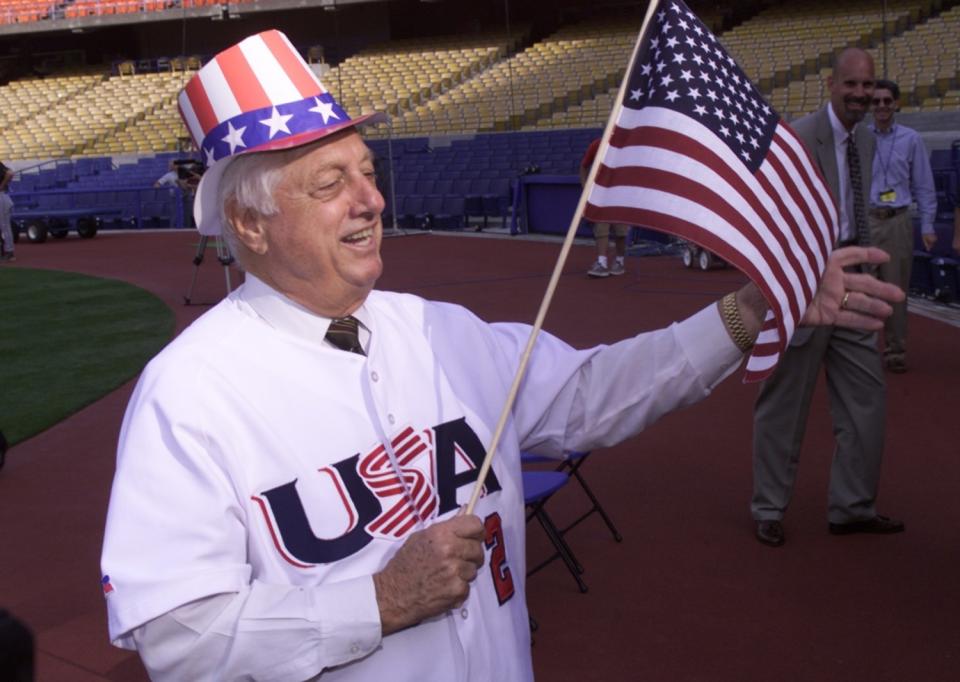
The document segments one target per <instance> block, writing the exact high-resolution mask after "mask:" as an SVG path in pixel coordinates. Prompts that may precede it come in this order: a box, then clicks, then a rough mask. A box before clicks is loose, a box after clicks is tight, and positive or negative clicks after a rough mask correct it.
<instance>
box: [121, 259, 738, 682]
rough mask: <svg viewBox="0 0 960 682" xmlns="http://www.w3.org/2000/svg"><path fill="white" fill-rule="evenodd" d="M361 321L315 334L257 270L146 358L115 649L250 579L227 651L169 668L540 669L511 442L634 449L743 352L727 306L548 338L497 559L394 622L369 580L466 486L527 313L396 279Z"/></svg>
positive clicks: (504, 502)
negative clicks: (499, 320)
mask: <svg viewBox="0 0 960 682" xmlns="http://www.w3.org/2000/svg"><path fill="white" fill-rule="evenodd" d="M358 315H359V316H360V318H361V321H362V322H363V323H364V324H365V325H366V326H367V327H368V328H369V330H370V338H369V339H368V343H367V346H368V347H367V356H366V357H364V356H361V355H357V354H353V353H348V352H345V351H341V350H338V349H335V348H332V347H330V346H328V345H326V344H324V343H322V338H323V334H324V331H325V329H326V324H327V323H328V320H323V319H322V318H318V317H316V316H313V315H311V314H310V313H309V312H307V311H306V310H304V309H302V308H300V307H299V306H297V305H296V304H294V303H292V302H290V301H289V300H287V299H286V298H284V297H282V296H281V295H280V294H278V293H276V292H274V291H273V290H271V289H270V288H269V287H267V286H266V285H265V284H263V283H262V282H259V281H258V280H257V279H256V278H255V277H252V276H250V275H248V278H247V282H246V283H245V284H244V285H243V286H242V287H240V289H238V290H237V291H235V292H234V293H233V294H231V295H230V296H229V297H228V298H227V299H225V300H224V301H223V302H221V303H220V304H219V305H217V306H216V307H214V308H213V309H212V310H211V311H209V312H208V313H206V314H205V315H204V316H202V317H201V318H200V319H199V320H197V321H196V322H195V323H194V324H193V325H192V326H191V327H190V328H188V329H187V330H185V331H184V332H183V333H182V334H181V335H180V336H179V337H178V338H177V339H176V340H175V341H173V342H172V343H171V344H170V345H169V346H168V347H167V348H166V349H165V350H164V351H163V352H161V353H160V354H159V355H158V356H157V357H156V358H154V360H152V361H151V363H150V364H149V365H148V367H147V368H146V369H145V370H144V373H143V375H142V376H141V378H140V381H139V383H138V385H137V388H136V391H135V393H134V395H133V397H132V399H131V401H130V405H129V406H128V410H127V414H126V417H125V419H124V424H123V428H122V431H121V434H120V444H119V454H118V462H117V472H116V478H115V481H114V486H113V491H112V496H111V500H110V509H109V514H108V519H107V528H106V536H105V542H104V550H103V572H104V574H105V575H104V579H103V585H104V591H105V593H106V597H107V607H108V613H109V624H110V638H111V640H112V641H113V642H114V643H115V644H117V645H118V646H125V647H130V648H132V647H133V646H134V638H133V636H132V634H131V633H132V632H133V631H135V630H136V629H137V628H138V627H140V626H141V625H143V624H144V623H146V622H147V621H150V620H152V619H155V618H157V617H158V616H161V615H162V614H166V613H168V612H170V611H171V610H174V609H177V608H178V607H181V606H182V605H184V604H188V603H190V602H194V601H196V600H202V599H205V598H209V597H211V596H212V595H218V594H224V593H243V594H244V595H245V596H244V598H243V600H242V601H243V603H242V604H237V605H236V606H235V608H237V609H239V610H240V611H239V612H238V615H237V616H236V617H233V616H231V623H232V625H231V626H230V628H228V630H229V631H227V632H218V633H216V638H217V639H218V641H221V644H214V645H211V646H212V647H213V648H211V649H209V651H211V652H212V651H216V652H217V653H216V655H208V657H207V659H206V661H205V662H203V661H201V660H200V659H201V658H202V657H203V656H204V653H203V652H204V651H206V650H205V649H204V647H205V646H206V644H204V641H201V642H200V643H199V645H198V646H197V648H196V649H195V650H194V652H193V653H194V655H195V656H196V657H197V659H198V666H197V667H195V668H191V667H190V666H189V663H181V662H180V661H177V665H186V666H187V667H185V668H181V669H180V672H179V673H176V674H172V675H171V678H173V679H177V678H178V676H179V679H185V678H184V677H183V674H184V673H183V670H193V671H194V672H192V673H191V679H199V678H200V677H202V678H203V679H238V678H240V677H241V676H244V677H243V679H258V680H259V679H270V680H291V681H292V680H303V679H306V678H308V677H311V676H313V675H317V674H318V673H320V672H321V670H324V671H325V672H324V673H323V675H322V679H323V680H328V679H330V680H371V679H379V676H383V679H392V680H424V679H438V680H440V679H442V680H475V681H478V682H479V681H487V680H498V681H512V680H529V679H532V667H531V657H530V639H529V621H528V617H527V610H526V604H525V595H524V576H525V575H526V558H525V544H524V526H525V516H524V504H523V491H522V489H521V475H520V465H519V452H520V451H521V450H531V451H535V452H539V453H543V454H552V455H556V456H561V455H562V453H563V452H564V451H567V450H584V449H590V448H593V447H599V446H603V445H609V444H612V443H615V442H619V441H620V440H623V439H624V438H626V437H628V436H630V435H632V434H634V433H637V432H638V431H640V430H641V429H642V428H643V427H644V426H645V425H646V424H648V423H650V422H652V421H653V420H655V419H656V418H657V417H659V416H660V415H662V414H664V413H665V412H668V411H670V410H672V409H674V408H675V407H678V406H680V405H682V404H687V403H690V402H693V401H695V400H698V399H699V398H701V397H703V396H705V395H707V394H708V393H709V390H710V388H711V387H712V386H713V385H714V384H715V383H716V382H718V381H719V380H721V379H722V378H723V377H724V376H725V375H726V374H727V373H729V372H730V371H732V369H733V368H734V367H735V366H736V363H737V362H738V361H739V359H740V357H741V356H740V354H739V353H738V352H737V351H736V348H735V347H734V346H733V344H732V342H731V341H730V339H729V335H728V334H727V333H726V331H725V329H724V327H723V324H722V322H721V321H720V319H719V316H718V315H717V313H716V310H715V306H711V307H710V308H708V309H705V310H704V311H702V312H701V313H699V314H698V315H696V316H694V317H693V318H691V319H690V320H687V321H686V322H684V323H680V324H678V325H674V326H673V327H671V328H669V329H666V330H661V331H659V332H652V333H650V334H644V335H641V336H639V337H637V338H635V339H631V340H628V341H625V342H621V343H620V344H616V345H615V346H610V347H598V348H594V349H590V350H585V351H577V350H574V349H572V348H570V347H569V346H567V345H566V344H564V343H563V342H561V341H559V340H558V339H556V338H555V337H552V336H550V335H548V334H542V335H541V337H540V338H539V340H538V343H537V346H536V350H535V352H534V355H533V357H532V359H531V362H530V365H529V368H528V370H527V376H526V378H525V380H524V383H523V386H522V388H521V390H520V393H519V396H518V399H517V402H516V405H515V407H514V409H513V412H512V418H511V420H510V421H509V422H508V424H507V428H506V430H505V432H504V435H503V438H502V440H501V443H500V447H499V452H498V453H497V456H496V458H495V459H494V463H493V468H492V471H491V473H490V475H489V476H488V477H487V480H486V482H485V490H484V495H483V496H482V497H481V499H480V501H479V503H478V504H477V507H476V509H475V513H476V514H477V515H478V516H479V517H480V518H481V519H482V520H483V521H484V524H485V528H486V539H485V545H486V557H485V562H484V565H483V567H482V568H481V569H480V573H479V575H478V577H477V579H476V580H475V581H474V582H473V583H472V585H471V591H470V596H469V598H468V599H467V601H466V602H465V603H464V605H463V607H462V608H461V609H458V610H456V611H453V612H450V613H447V614H445V615H442V616H438V617H436V618H433V619H430V620H429V621H426V622H424V623H421V624H419V625H417V626H415V627H411V628H408V629H406V630H403V631H401V632H398V633H395V634H392V635H389V636H386V637H381V636H380V631H379V622H378V612H377V607H376V596H375V593H374V589H373V581H372V578H371V576H372V574H373V573H375V572H377V571H379V570H380V569H382V568H383V567H384V565H385V564H386V563H387V561H388V560H389V559H390V558H391V556H392V555H393V553H394V552H395V551H396V550H397V549H398V548H399V547H400V545H401V544H402V543H403V541H404V540H405V539H406V538H407V537H408V536H409V534H410V533H412V532H413V531H415V530H416V529H418V528H422V527H423V526H424V525H427V524H430V523H431V522H433V521H435V520H437V519H442V518H449V517H450V516H451V515H453V514H455V513H456V512H457V510H458V509H459V507H460V506H461V505H462V504H464V503H465V502H466V500H467V499H468V498H469V495H470V492H471V490H472V488H473V484H474V481H475V480H476V478H477V470H478V468H479V466H480V463H481V461H482V459H483V456H484V453H485V451H486V446H487V444H488V443H489V442H490V438H491V435H492V431H493V429H494V427H495V425H496V423H497V419H498V417H499V413H500V410H501V409H502V406H503V404H504V400H505V399H506V396H507V393H508V391H509V387H510V384H511V381H512V378H513V375H514V372H515V371H516V368H517V365H518V362H519V358H520V357H521V355H522V352H523V348H524V346H525V344H526V340H527V337H528V334H529V327H527V326H526V325H519V324H487V323H485V322H483V321H481V320H479V319H478V318H476V317H475V316H473V315H472V314H471V313H469V312H468V311H467V310H465V309H463V308H461V307H459V306H455V305H450V304H443V303H436V302H430V301H426V300H423V299H420V298H417V297H415V296H410V295H403V294H393V293H384V292H373V293H371V295H370V296H369V297H368V299H367V301H366V302H365V303H364V306H363V308H362V309H361V311H360V312H359V313H358ZM302 614H306V615H302ZM291 622H292V623H293V625H291V624H290V623H291ZM281 623H283V625H281ZM291 627H292V628H293V631H292V633H291V631H290V630H289V629H285V628H291ZM224 638H225V639H224ZM222 641H228V642H229V644H223V643H222ZM158 653H159V654H160V656H159V658H163V656H162V653H163V652H158ZM141 654H142V655H143V657H144V660H145V661H147V660H148V657H149V652H141ZM176 657H177V658H182V656H181V655H180V654H179V653H178V654H177V655H176ZM200 663H203V665H200ZM204 665H205V666H206V667H205V668H204ZM149 667H150V666H149V665H148V668H149ZM201 669H202V670H206V671H208V673H203V674H201V673H199V672H196V671H198V670H201ZM151 672H152V673H153V672H154V671H153V670H152V671H151ZM157 676H158V677H161V675H160V673H159V672H158V673H157Z"/></svg>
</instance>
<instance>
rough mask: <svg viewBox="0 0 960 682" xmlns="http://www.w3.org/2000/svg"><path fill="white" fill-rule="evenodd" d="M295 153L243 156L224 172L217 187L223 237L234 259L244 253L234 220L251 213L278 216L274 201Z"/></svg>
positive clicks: (287, 151) (235, 158)
mask: <svg viewBox="0 0 960 682" xmlns="http://www.w3.org/2000/svg"><path fill="white" fill-rule="evenodd" d="M294 151H296V150H281V151H276V152H262V153H256V154H240V155H239V156H236V157H234V158H232V159H231V160H230V162H229V164H228V165H227V167H226V168H225V169H224V170H223V175H221V176H220V184H219V186H218V187H217V206H218V207H219V209H220V224H221V225H222V226H223V227H222V233H223V237H224V239H226V241H227V244H228V245H229V246H230V250H231V252H232V253H233V254H234V255H237V254H238V253H240V251H239V250H238V248H237V247H238V246H239V244H238V243H237V234H236V232H235V231H234V229H233V223H232V222H231V220H230V216H231V215H233V216H241V215H243V214H244V213H247V212H251V211H252V212H253V213H256V214H257V215H260V216H263V217H269V216H273V215H276V214H277V211H278V210H279V209H278V208H277V203H276V202H275V201H274V200H273V192H274V190H275V189H276V188H277V185H278V184H279V183H280V180H281V178H282V177H283V168H284V166H286V164H287V162H288V161H289V157H290V156H291V155H292V153H293V152H294ZM228 214H229V215H228Z"/></svg>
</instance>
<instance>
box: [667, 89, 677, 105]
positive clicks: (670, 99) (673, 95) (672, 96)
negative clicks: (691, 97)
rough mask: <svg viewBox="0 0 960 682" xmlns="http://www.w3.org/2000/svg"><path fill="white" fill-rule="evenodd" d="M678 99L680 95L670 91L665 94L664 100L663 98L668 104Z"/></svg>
mask: <svg viewBox="0 0 960 682" xmlns="http://www.w3.org/2000/svg"><path fill="white" fill-rule="evenodd" d="M678 97H680V93H678V92H677V91H676V90H671V91H670V92H668V93H667V94H666V98H665V99H666V100H667V101H668V102H673V101H675V100H676V99H677V98H678Z"/></svg>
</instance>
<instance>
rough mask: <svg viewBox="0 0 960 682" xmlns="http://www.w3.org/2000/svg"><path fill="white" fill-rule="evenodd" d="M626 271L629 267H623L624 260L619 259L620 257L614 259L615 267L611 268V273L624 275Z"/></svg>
mask: <svg viewBox="0 0 960 682" xmlns="http://www.w3.org/2000/svg"><path fill="white" fill-rule="evenodd" d="M626 271H627V269H626V268H625V267H623V261H622V260H619V259H618V260H615V261H613V267H611V268H610V274H611V275H622V274H623V273H625V272H626Z"/></svg>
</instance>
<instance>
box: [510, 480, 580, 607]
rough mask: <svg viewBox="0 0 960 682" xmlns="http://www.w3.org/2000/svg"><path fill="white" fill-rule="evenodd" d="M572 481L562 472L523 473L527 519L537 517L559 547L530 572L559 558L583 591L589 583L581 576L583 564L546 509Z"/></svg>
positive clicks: (529, 571) (532, 572)
mask: <svg viewBox="0 0 960 682" xmlns="http://www.w3.org/2000/svg"><path fill="white" fill-rule="evenodd" d="M569 481H570V477H569V476H568V475H567V473H566V472H563V471H524V472H523V501H524V503H525V504H526V505H527V522H528V523H529V521H530V520H531V519H534V518H535V519H537V521H538V522H539V523H540V526H541V527H542V528H543V530H544V532H545V533H546V534H547V537H548V538H549V539H550V542H551V544H552V545H553V547H554V549H555V550H556V551H555V552H554V553H553V554H552V555H551V556H550V557H548V558H547V559H544V560H543V561H541V562H540V563H539V564H537V565H536V566H534V567H533V568H530V569H528V570H527V575H528V576H530V575H533V574H534V573H536V572H537V571H539V570H540V569H541V568H543V567H545V566H546V565H547V564H549V563H550V562H551V561H553V560H554V559H556V558H558V557H559V558H560V559H561V560H562V561H563V563H564V565H566V567H567V570H569V571H570V575H572V576H573V579H574V580H576V581H577V587H578V588H580V591H581V592H586V591H587V584H586V583H585V582H584V581H583V578H581V577H580V574H581V573H583V566H581V565H580V562H579V561H577V558H576V557H575V556H574V554H573V550H571V549H570V545H568V544H567V541H566V540H564V539H563V534H562V533H561V531H560V529H558V528H557V525H556V524H555V523H554V522H553V519H552V518H550V515H549V514H547V510H546V509H545V508H544V505H546V503H547V500H549V499H550V498H551V497H552V496H553V494H554V493H555V492H557V491H558V490H560V488H562V487H563V486H565V485H566V484H567V483H568V482H569Z"/></svg>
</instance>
